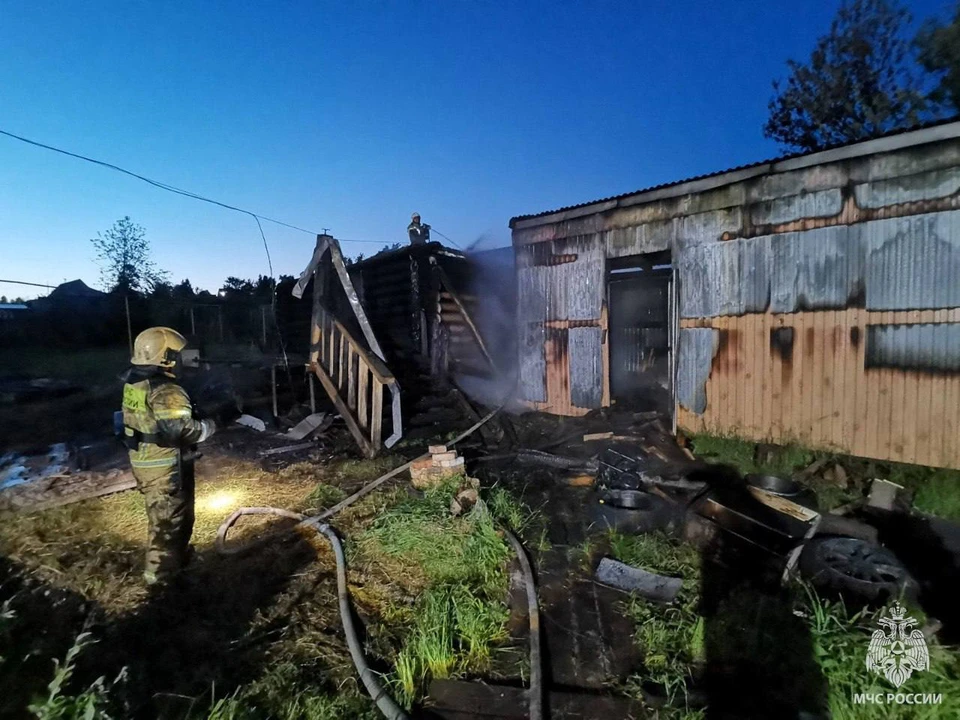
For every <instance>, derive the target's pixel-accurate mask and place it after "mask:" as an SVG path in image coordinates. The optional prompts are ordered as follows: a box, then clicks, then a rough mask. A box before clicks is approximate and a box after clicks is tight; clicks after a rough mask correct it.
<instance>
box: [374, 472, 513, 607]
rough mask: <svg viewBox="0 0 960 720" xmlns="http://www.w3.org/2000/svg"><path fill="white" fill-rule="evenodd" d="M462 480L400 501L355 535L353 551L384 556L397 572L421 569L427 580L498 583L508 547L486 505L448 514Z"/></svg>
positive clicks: (484, 586) (484, 585) (482, 585)
mask: <svg viewBox="0 0 960 720" xmlns="http://www.w3.org/2000/svg"><path fill="white" fill-rule="evenodd" d="M462 480H463V478H453V479H452V480H451V481H450V482H447V483H445V484H443V485H441V486H438V487H436V488H433V489H431V490H429V491H428V492H427V493H426V494H425V495H424V497H423V498H416V497H407V498H403V499H401V501H400V502H399V503H398V504H396V505H395V506H393V507H392V508H389V509H388V510H387V511H386V512H384V513H383V514H381V515H380V517H378V518H377V520H376V521H375V522H374V523H373V525H372V526H371V527H370V528H369V529H368V530H367V531H365V532H364V533H362V534H361V535H360V536H358V537H357V540H356V543H355V546H356V548H357V552H359V553H361V554H364V555H367V556H370V557H375V556H378V555H379V556H383V557H385V558H387V559H389V560H390V561H391V562H390V564H391V565H393V566H395V569H396V571H397V572H403V571H409V572H413V573H422V574H423V575H425V576H426V579H427V580H428V582H429V583H465V584H467V585H470V586H476V587H477V588H478V589H480V590H485V589H489V588H491V587H499V586H500V585H501V584H502V582H503V580H504V577H505V575H504V569H503V568H504V563H505V561H506V560H507V558H508V557H509V555H510V551H509V549H508V548H507V545H506V543H505V542H504V541H503V539H502V538H501V537H500V536H499V535H498V534H497V531H496V529H495V527H494V523H493V518H492V517H491V515H490V513H489V511H488V510H487V509H486V506H485V505H483V504H478V505H477V506H476V507H474V508H473V509H472V510H471V511H470V512H468V513H466V514H465V515H463V516H460V517H452V516H451V515H450V510H449V508H450V500H451V499H452V497H453V495H454V494H455V493H456V490H457V488H458V487H459V484H460V482H461V481H462Z"/></svg>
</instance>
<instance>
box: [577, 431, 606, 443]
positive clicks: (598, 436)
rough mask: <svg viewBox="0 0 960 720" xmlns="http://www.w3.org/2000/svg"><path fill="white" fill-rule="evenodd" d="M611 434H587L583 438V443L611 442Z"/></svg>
mask: <svg viewBox="0 0 960 720" xmlns="http://www.w3.org/2000/svg"><path fill="white" fill-rule="evenodd" d="M612 439H613V433H612V432H598V433H587V434H586V435H584V436H583V441H584V442H593V441H594V440H612Z"/></svg>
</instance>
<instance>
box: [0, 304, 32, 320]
mask: <svg viewBox="0 0 960 720" xmlns="http://www.w3.org/2000/svg"><path fill="white" fill-rule="evenodd" d="M29 309H30V308H29V307H27V306H26V305H24V304H23V303H0V322H9V321H10V320H15V319H16V318H18V317H20V316H22V315H23V314H24V312H25V311H26V310H29Z"/></svg>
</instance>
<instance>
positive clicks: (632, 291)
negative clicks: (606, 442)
mask: <svg viewBox="0 0 960 720" xmlns="http://www.w3.org/2000/svg"><path fill="white" fill-rule="evenodd" d="M608 267H609V270H608V284H607V294H608V295H607V307H608V308H609V312H610V325H609V327H610V395H611V398H612V399H613V400H615V401H617V402H621V403H630V404H631V405H635V406H638V407H640V408H641V409H652V410H662V411H664V412H668V411H669V408H670V398H671V382H670V376H671V370H670V368H671V364H672V358H671V350H672V336H673V333H672V324H671V319H670V318H671V311H670V307H671V297H672V278H673V266H672V264H671V262H670V252H669V251H664V252H659V253H650V254H647V255H634V256H631V257H626V258H617V259H614V260H611V261H610V263H609V266H608Z"/></svg>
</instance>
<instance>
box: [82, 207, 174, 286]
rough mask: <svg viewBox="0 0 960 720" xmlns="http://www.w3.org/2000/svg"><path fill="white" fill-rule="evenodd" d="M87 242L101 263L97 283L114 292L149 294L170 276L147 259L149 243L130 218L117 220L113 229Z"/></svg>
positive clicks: (148, 256) (148, 257) (142, 230)
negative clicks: (98, 281) (94, 250)
mask: <svg viewBox="0 0 960 720" xmlns="http://www.w3.org/2000/svg"><path fill="white" fill-rule="evenodd" d="M90 242H92V243H93V246H94V247H95V248H96V250H97V260H98V261H99V262H100V282H101V284H102V285H103V288H104V289H105V290H110V291H113V292H120V293H128V292H150V291H151V290H152V289H153V288H154V287H155V286H156V285H157V284H158V283H161V282H165V281H166V280H167V278H168V276H169V273H167V272H166V271H164V270H160V269H158V268H157V266H156V265H155V264H154V262H153V260H151V259H150V242H149V241H148V240H147V238H146V236H145V233H144V229H143V228H142V227H140V226H139V225H137V224H135V223H134V222H133V221H131V220H130V218H129V217H124V218H121V219H120V220H117V221H116V222H115V223H114V224H113V227H112V228H110V229H109V230H107V231H106V232H104V233H97V237H95V238H93V239H92V240H91V241H90Z"/></svg>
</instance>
